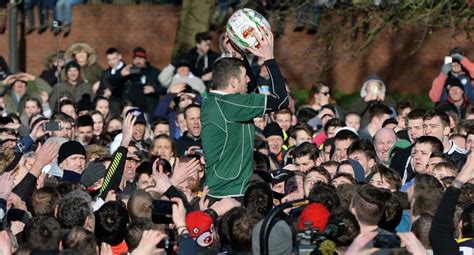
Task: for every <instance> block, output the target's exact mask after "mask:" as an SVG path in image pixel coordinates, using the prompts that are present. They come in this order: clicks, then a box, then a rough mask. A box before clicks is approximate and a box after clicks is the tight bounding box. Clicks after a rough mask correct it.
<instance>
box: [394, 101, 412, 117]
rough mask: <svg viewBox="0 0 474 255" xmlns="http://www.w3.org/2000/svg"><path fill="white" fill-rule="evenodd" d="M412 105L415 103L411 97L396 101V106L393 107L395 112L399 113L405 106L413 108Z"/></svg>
mask: <svg viewBox="0 0 474 255" xmlns="http://www.w3.org/2000/svg"><path fill="white" fill-rule="evenodd" d="M414 106H415V104H414V103H413V101H412V100H411V99H408V98H404V99H401V100H399V101H398V102H397V106H396V107H395V109H396V111H397V114H400V113H401V112H402V111H403V110H405V109H406V108H410V109H413V107H414Z"/></svg>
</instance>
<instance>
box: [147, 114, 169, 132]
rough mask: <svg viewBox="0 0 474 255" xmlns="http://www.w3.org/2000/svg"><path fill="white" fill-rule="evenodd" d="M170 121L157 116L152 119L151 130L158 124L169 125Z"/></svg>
mask: <svg viewBox="0 0 474 255" xmlns="http://www.w3.org/2000/svg"><path fill="white" fill-rule="evenodd" d="M169 124H170V122H169V121H168V119H167V118H163V117H161V118H157V119H155V121H153V123H152V124H151V130H154V129H155V127H156V126H158V125H169Z"/></svg>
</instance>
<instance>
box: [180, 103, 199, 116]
mask: <svg viewBox="0 0 474 255" xmlns="http://www.w3.org/2000/svg"><path fill="white" fill-rule="evenodd" d="M193 108H198V109H199V110H201V106H200V105H198V104H194V103H192V104H190V105H188V106H186V107H185V108H184V110H183V113H184V118H185V119H186V112H187V111H188V110H189V109H193Z"/></svg>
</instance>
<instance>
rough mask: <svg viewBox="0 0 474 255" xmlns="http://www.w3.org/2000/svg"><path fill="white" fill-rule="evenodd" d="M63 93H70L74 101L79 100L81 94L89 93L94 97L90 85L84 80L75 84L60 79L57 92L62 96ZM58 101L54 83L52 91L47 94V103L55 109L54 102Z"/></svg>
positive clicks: (56, 88)
mask: <svg viewBox="0 0 474 255" xmlns="http://www.w3.org/2000/svg"><path fill="white" fill-rule="evenodd" d="M65 93H67V94H70V95H71V96H72V99H73V101H74V103H77V102H79V100H80V99H81V97H82V95H83V94H89V95H90V96H91V98H94V94H93V93H92V86H91V85H90V84H89V83H87V82H85V81H80V82H79V83H77V84H76V85H72V84H70V83H69V82H66V81H61V82H60V83H59V94H60V96H61V97H62V96H63V95H64V94H65ZM57 101H58V86H57V85H54V87H53V92H52V93H51V94H50V95H49V104H50V105H51V107H52V109H56V108H55V107H56V104H57Z"/></svg>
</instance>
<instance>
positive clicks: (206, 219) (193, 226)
mask: <svg viewBox="0 0 474 255" xmlns="http://www.w3.org/2000/svg"><path fill="white" fill-rule="evenodd" d="M186 226H187V227H188V231H189V235H190V236H191V237H192V238H193V239H194V240H195V241H196V243H197V244H198V245H199V246H201V247H208V246H210V245H211V244H212V243H213V242H214V239H215V229H214V221H213V220H212V217H211V216H209V215H208V214H206V213H205V212H203V211H193V212H190V213H188V214H187V215H186Z"/></svg>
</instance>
